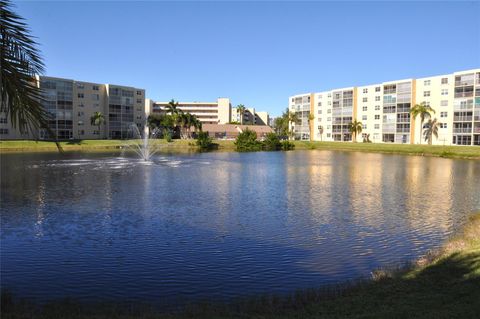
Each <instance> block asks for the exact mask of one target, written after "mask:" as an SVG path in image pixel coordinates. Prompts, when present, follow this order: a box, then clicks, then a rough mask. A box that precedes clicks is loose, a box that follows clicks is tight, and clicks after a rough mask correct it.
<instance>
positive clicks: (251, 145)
mask: <svg viewBox="0 0 480 319" xmlns="http://www.w3.org/2000/svg"><path fill="white" fill-rule="evenodd" d="M234 144H235V147H236V149H237V151H238V152H251V151H260V150H262V143H261V142H260V141H259V140H257V133H256V132H255V131H252V130H249V129H248V128H247V129H246V130H244V131H243V132H242V133H240V134H238V136H237V139H236V140H235V142H234Z"/></svg>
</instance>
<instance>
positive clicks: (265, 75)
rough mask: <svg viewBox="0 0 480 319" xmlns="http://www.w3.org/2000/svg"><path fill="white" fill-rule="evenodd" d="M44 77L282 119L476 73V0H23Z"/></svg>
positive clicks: (21, 9)
mask: <svg viewBox="0 0 480 319" xmlns="http://www.w3.org/2000/svg"><path fill="white" fill-rule="evenodd" d="M14 4H15V11H16V12H17V13H18V14H20V15H21V16H22V17H24V18H25V19H26V22H27V23H28V25H29V27H30V29H31V32H32V34H33V35H34V36H35V37H36V38H37V42H38V43H39V47H40V50H41V52H42V56H43V58H44V62H45V65H46V72H45V75H49V76H55V77H64V78H69V79H75V80H81V81H89V82H97V83H112V84H119V85H126V86H134V87H137V88H144V89H146V95H147V97H148V98H151V99H153V100H156V101H167V100H170V99H172V98H173V99H175V100H178V101H215V100H216V99H217V98H218V97H229V98H230V99H231V102H232V105H233V106H236V105H238V104H244V105H245V106H247V107H255V108H256V110H257V111H268V112H269V113H270V114H271V115H274V116H275V115H279V114H281V112H282V111H283V110H284V109H285V108H286V107H287V106H288V97H289V96H290V95H295V94H301V93H308V92H320V91H326V90H330V89H334V88H342V87H349V86H360V85H368V84H374V83H380V82H382V81H390V80H396V79H406V78H418V77H425V76H433V75H440V74H446V73H452V72H455V71H460V70H467V69H473V68H479V67H480V19H479V18H478V16H479V13H480V1H470V2H467V1H452V2H447V1H442V2H434V1H426V2H414V1H405V2H392V1H388V2H387V1H385V2H380V1H376V2H363V1H355V2H344V1H342V2H325V1H323V2H320V1H309V2H298V1H297V2H287V1H282V2H275V1H262V2H258V1H257V2H256V1H242V2H235V1H215V2H206V1H195V2H188V1H181V2H166V1H145V2H139V1H134V2H129V1H102V2H100V1H79V2H74V1H54V2H47V1H16V2H14Z"/></svg>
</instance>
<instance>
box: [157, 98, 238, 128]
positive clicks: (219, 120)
mask: <svg viewBox="0 0 480 319" xmlns="http://www.w3.org/2000/svg"><path fill="white" fill-rule="evenodd" d="M147 103H150V106H149V107H151V113H153V114H154V113H162V112H165V109H166V107H167V105H168V102H154V101H151V102H149V101H147ZM231 108H232V106H231V104H230V99H229V98H218V99H217V101H216V102H178V109H180V110H182V111H183V112H186V113H190V114H192V115H195V116H196V117H197V118H198V119H199V120H200V122H202V124H226V123H228V122H230V117H231V112H232V111H231ZM147 112H148V110H147Z"/></svg>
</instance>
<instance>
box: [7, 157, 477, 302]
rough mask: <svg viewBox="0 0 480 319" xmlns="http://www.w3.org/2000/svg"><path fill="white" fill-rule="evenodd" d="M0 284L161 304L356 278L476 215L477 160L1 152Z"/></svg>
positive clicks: (407, 256)
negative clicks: (147, 158) (144, 157)
mask: <svg viewBox="0 0 480 319" xmlns="http://www.w3.org/2000/svg"><path fill="white" fill-rule="evenodd" d="M0 159H1V282H2V287H3V288H8V289H9V290H11V291H13V292H14V293H15V294H17V295H19V296H22V297H30V298H35V299H37V300H49V299H55V298H61V297H73V298H78V299H81V300H132V299H133V300H135V299H141V300H144V301H149V302H157V303H160V304H164V305H171V304H174V303H177V302H184V301H192V300H198V299H204V298H208V299H213V300H218V299H228V298H231V297H237V296H244V295H252V294H257V293H288V292H292V291H294V290H296V289H301V288H308V287H320V286H322V285H326V284H332V283H337V282H341V281H345V280H349V279H355V278H359V277H365V276H369V274H370V272H371V271H372V270H373V269H375V268H378V267H384V266H392V265H396V264H398V263H402V262H405V261H407V260H411V259H412V258H417V257H419V256H421V255H422V254H425V253H426V251H427V250H428V249H431V248H435V247H438V246H439V245H440V244H441V243H442V241H444V240H445V239H446V238H447V237H448V236H449V235H451V234H452V232H454V231H455V229H456V228H458V227H459V225H461V224H462V223H463V222H464V221H465V220H466V218H467V217H468V215H469V214H471V213H472V212H473V211H475V210H479V209H480V183H479V181H480V163H479V162H478V161H464V160H450V159H441V158H424V157H406V156H394V155H381V154H366V153H343V152H328V151H295V152H270V153H264V152H262V153H245V154H239V153H204V154H185V155H156V156H154V158H153V161H152V162H144V161H141V160H138V159H135V158H133V157H128V156H126V157H119V155H118V154H108V153H105V154H98V153H83V154H79V153H77V154H75V153H69V154H66V155H64V156H62V155H58V154H28V155H27V154H3V155H2V156H1V158H0Z"/></svg>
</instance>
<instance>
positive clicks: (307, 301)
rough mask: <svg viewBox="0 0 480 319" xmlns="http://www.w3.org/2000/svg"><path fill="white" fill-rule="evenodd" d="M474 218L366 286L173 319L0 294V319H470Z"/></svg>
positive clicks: (145, 309)
mask: <svg viewBox="0 0 480 319" xmlns="http://www.w3.org/2000/svg"><path fill="white" fill-rule="evenodd" d="M479 287H480V212H479V213H476V214H475V215H473V216H471V217H470V219H469V221H468V222H467V223H466V224H465V225H464V227H463V228H462V230H461V231H460V232H459V233H457V234H456V235H455V236H454V237H452V238H451V239H449V240H448V241H447V242H446V243H445V244H444V245H443V247H442V248H441V249H439V250H437V251H434V252H430V253H428V254H427V255H426V257H424V258H422V259H419V260H417V261H416V262H414V263H412V264H411V265H409V266H407V267H404V268H402V269H397V270H394V271H377V272H375V273H374V274H373V276H372V280H364V281H360V282H357V283H354V284H345V285H339V286H338V287H329V288H328V289H322V290H309V291H300V292H297V293H295V294H292V295H290V296H287V297H279V296H260V297H254V298H250V299H245V300H238V301H234V302H232V303H230V304H222V303H201V304H200V303H199V304H194V305H190V306H187V307H185V308H183V309H182V310H180V311H179V312H175V313H161V312H158V311H157V310H155V309H154V308H153V307H151V306H148V305H146V304H128V305H126V304H121V305H118V304H81V303H77V302H75V301H72V300H64V301H58V302H54V303H50V304H47V305H43V306H40V305H36V304H33V303H30V302H27V301H21V300H15V298H13V297H12V296H11V295H9V294H5V293H2V308H1V309H2V311H1V313H2V318H12V319H13V318H78V319H80V318H82V319H83V318H119V319H130V318H159V319H160V318H171V319H176V318H177V319H178V318H225V319H229V318H390V317H391V318H477V315H478V313H480V289H478V288H479Z"/></svg>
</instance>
